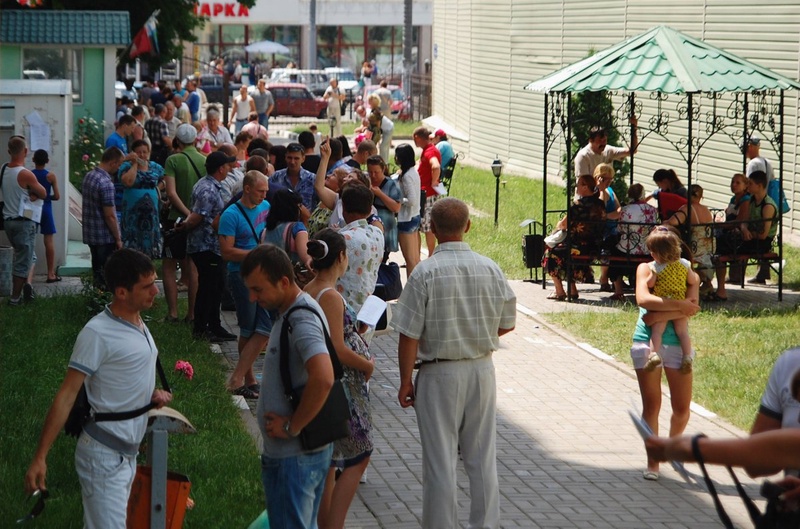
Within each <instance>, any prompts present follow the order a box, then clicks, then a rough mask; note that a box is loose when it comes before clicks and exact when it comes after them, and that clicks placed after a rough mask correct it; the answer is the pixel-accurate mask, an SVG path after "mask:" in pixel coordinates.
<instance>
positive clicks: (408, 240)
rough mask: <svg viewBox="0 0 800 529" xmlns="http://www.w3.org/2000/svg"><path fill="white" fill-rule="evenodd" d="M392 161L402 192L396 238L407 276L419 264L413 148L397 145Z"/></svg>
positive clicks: (418, 195)
mask: <svg viewBox="0 0 800 529" xmlns="http://www.w3.org/2000/svg"><path fill="white" fill-rule="evenodd" d="M394 161H395V163H396V164H397V165H398V166H399V167H400V174H399V176H398V177H397V182H398V183H399V184H400V190H401V191H402V192H403V201H402V204H401V205H400V213H398V214H397V240H398V243H399V244H400V251H401V252H403V259H404V260H405V262H406V277H408V276H410V275H411V272H413V271H414V267H415V266H417V264H419V252H420V239H419V225H420V214H419V208H420V205H419V200H420V184H419V173H418V172H417V168H416V160H415V159H414V148H413V147H412V146H411V145H409V144H408V143H404V144H402V145H398V146H397V148H396V149H395V150H394Z"/></svg>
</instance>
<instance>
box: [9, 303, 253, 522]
mask: <svg viewBox="0 0 800 529" xmlns="http://www.w3.org/2000/svg"><path fill="white" fill-rule="evenodd" d="M157 303H158V306H156V307H154V308H153V309H152V310H150V311H148V313H147V316H150V317H151V318H152V319H151V321H150V322H149V323H148V326H149V328H150V330H151V332H152V333H153V336H154V338H155V341H156V344H157V345H158V348H159V352H160V355H161V362H162V365H163V366H164V369H165V371H166V373H167V377H168V380H169V382H170V385H171V386H172V389H173V394H174V400H173V403H172V407H173V408H175V409H176V410H178V411H180V412H181V413H183V414H184V415H185V416H186V417H187V418H188V419H189V421H191V423H192V424H193V425H194V426H195V428H196V429H197V434H195V435H174V436H171V438H170V441H169V468H170V470H173V471H175V472H180V473H182V474H186V475H187V476H189V478H190V479H191V481H192V489H191V497H192V498H193V499H194V500H195V502H196V506H195V508H194V509H193V510H192V511H188V512H187V514H186V519H185V527H187V528H191V527H203V528H205V527H221V526H225V527H247V525H248V524H249V523H250V522H251V521H252V520H253V519H255V518H256V516H258V514H259V513H260V512H261V511H262V510H263V508H264V507H263V489H262V486H261V470H260V462H259V459H258V454H259V452H260V449H257V448H256V446H255V444H254V443H253V441H252V439H251V437H250V436H249V434H248V433H247V432H246V431H245V430H244V427H243V425H242V422H241V420H240V418H239V413H238V412H237V410H236V409H235V408H234V406H233V404H232V401H231V398H230V396H229V395H228V394H227V393H226V391H225V389H224V388H225V386H224V377H225V373H224V369H223V366H222V364H221V363H220V359H219V357H218V356H217V355H214V354H213V353H211V352H210V351H209V349H208V345H207V344H204V343H201V342H194V341H192V339H191V335H190V329H189V327H188V326H187V325H177V324H166V323H157V322H158V321H159V320H160V319H161V318H163V316H164V314H165V311H166V304H165V303H164V301H163V298H160V299H158V301H157ZM90 316H91V314H90V313H89V312H88V310H87V308H86V301H85V298H83V297H82V296H79V295H73V296H63V297H58V298H49V299H48V298H41V299H38V300H37V301H36V303H35V305H33V306H23V307H18V308H13V309H12V308H9V307H8V306H7V305H5V304H3V305H2V306H0V321H2V322H3V324H2V327H0V344H2V346H1V347H2V359H3V360H2V362H3V376H2V379H0V410H2V411H0V417H1V418H2V424H3V435H2V439H1V440H0V475H2V483H3V486H2V487H0V520H6V522H8V523H10V522H9V520H16V519H17V518H19V517H20V516H22V515H23V514H25V513H24V512H23V511H24V510H25V507H26V505H25V503H24V493H23V488H22V485H23V477H24V475H25V471H26V470H27V467H28V464H29V463H30V460H31V457H32V456H33V453H34V451H35V448H36V444H37V442H38V436H39V432H40V431H41V429H42V423H43V421H44V417H45V414H46V413H47V410H48V408H49V406H50V403H51V402H52V399H53V396H54V395H55V393H56V391H57V390H58V387H59V384H60V383H61V380H62V379H63V377H64V373H65V372H66V366H67V362H68V360H69V356H70V354H71V352H72V346H73V344H74V342H75V337H76V336H77V333H78V332H79V331H80V329H81V327H82V326H83V325H84V324H85V323H86V321H87V320H88V319H89V317H90ZM179 359H180V360H188V361H189V362H191V363H192V365H193V367H194V379H193V380H187V379H185V378H183V377H182V375H179V374H178V373H177V372H175V371H174V370H173V368H174V366H175V362H176V361H177V360H179ZM74 451H75V439H73V438H71V437H67V436H65V435H63V434H62V435H59V437H58V439H57V440H56V442H55V443H54V445H53V448H52V449H51V451H50V455H49V456H48V479H47V485H48V488H49V489H50V499H49V500H48V501H47V507H46V509H45V511H44V513H43V514H42V516H40V517H39V518H38V519H36V520H34V521H33V522H30V523H29V524H28V525H29V526H30V527H75V528H80V527H82V526H83V522H82V508H81V499H80V488H79V486H78V478H77V475H76V473H75V468H74ZM141 462H143V458H142V459H141ZM29 507H30V506H28V508H29ZM0 525H2V524H0ZM3 526H5V525H3Z"/></svg>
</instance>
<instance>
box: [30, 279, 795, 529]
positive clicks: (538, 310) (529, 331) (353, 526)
mask: <svg viewBox="0 0 800 529" xmlns="http://www.w3.org/2000/svg"><path fill="white" fill-rule="evenodd" d="M37 279H41V282H40V281H37V285H36V288H37V290H38V291H40V293H41V294H43V295H48V294H52V293H54V291H56V290H60V291H73V292H74V291H75V290H77V289H78V288H79V282H78V281H77V278H66V277H65V278H64V279H65V280H64V281H63V282H61V283H56V284H53V285H45V284H44V281H43V280H44V278H43V277H42V278H37ZM512 287H513V288H514V290H515V292H516V293H517V300H518V304H519V305H518V309H519V312H518V320H517V327H516V330H515V331H514V332H512V333H510V334H508V335H506V336H504V337H503V338H502V339H501V349H500V350H499V351H497V352H496V353H495V355H494V363H495V366H496V369H497V387H498V424H497V434H498V440H497V449H498V453H497V457H498V463H499V464H498V471H499V475H500V491H501V509H502V524H503V527H507V528H511V527H524V528H539V527H542V528H614V529H624V528H631V529H634V528H636V529H639V528H663V529H667V528H670V529H672V528H681V527H685V528H692V529H704V528H708V529H716V528H718V527H721V524H720V522H719V521H718V519H717V515H716V512H715V511H714V507H713V504H712V502H711V499H710V497H709V495H708V494H707V493H706V492H704V491H703V489H701V488H700V487H699V486H698V485H696V484H687V483H685V482H684V481H682V480H681V478H680V477H679V476H678V475H677V474H676V473H675V472H674V471H673V470H672V469H671V468H670V467H669V466H668V465H664V466H662V471H661V479H660V481H658V482H648V481H644V480H643V479H642V477H641V472H642V469H643V467H644V460H645V453H644V448H643V445H642V442H641V440H640V438H639V436H638V434H637V432H636V430H635V429H634V427H633V425H632V424H631V421H630V419H629V417H628V415H627V411H628V410H629V409H630V408H632V407H633V406H638V403H639V392H638V388H637V384H636V380H635V378H634V376H633V372H632V370H631V369H630V367H629V366H627V365H626V364H623V363H621V362H618V361H615V360H613V359H611V358H610V357H607V356H606V355H604V354H603V353H602V352H600V351H597V350H593V349H592V348H590V347H588V346H586V345H585V344H580V343H579V342H580V341H579V340H577V339H575V338H573V337H571V336H570V335H569V334H568V333H566V332H565V331H563V330H562V329H560V328H555V327H551V326H549V325H548V324H547V323H546V321H545V320H544V318H542V317H541V316H540V314H543V313H548V312H554V311H562V310H579V311H585V310H600V311H606V312H608V313H609V317H610V318H612V319H611V320H610V321H613V313H614V312H615V311H616V310H618V308H617V307H618V305H616V304H614V303H611V302H608V301H606V299H605V298H607V297H608V294H607V293H600V292H599V289H598V288H597V285H580V289H581V300H580V301H579V302H577V303H558V302H554V301H550V300H547V299H546V296H547V294H548V293H549V290H550V289H549V288H548V289H546V290H543V289H542V287H541V285H540V284H534V283H528V282H522V281H513V282H512ZM729 295H730V298H731V300H730V301H729V302H728V303H725V304H716V305H706V306H705V307H704V309H709V308H710V309H712V310H713V309H714V307H716V306H718V307H720V308H723V307H724V308H732V307H734V306H759V307H761V306H774V305H775V304H776V300H777V295H776V291H775V288H774V287H766V288H765V287H750V286H748V288H747V289H745V290H740V289H734V288H732V289H730V290H729ZM631 299H632V296H631ZM798 302H800V294H798V293H795V292H787V293H785V297H784V304H785V305H788V306H795V305H796V304H797V303H798ZM223 316H224V320H225V323H226V324H227V325H228V326H229V327H230V328H231V329H233V330H236V326H235V315H234V313H233V312H223ZM221 352H222V353H224V356H223V359H224V360H225V361H226V362H227V363H228V365H229V366H230V368H231V369H232V366H233V365H234V364H235V362H236V357H237V354H236V349H235V345H234V344H233V343H228V344H225V345H224V346H223V348H222V351H221ZM372 352H373V353H374V355H375V356H376V371H375V374H374V376H373V378H372V382H371V390H372V391H371V395H372V406H373V421H374V427H375V429H374V437H375V452H374V454H373V457H372V463H371V465H370V467H369V469H368V473H367V475H368V480H367V483H365V484H362V485H361V486H360V487H359V490H358V494H357V496H356V498H355V499H354V501H353V504H352V507H351V510H350V514H349V516H348V519H347V525H346V527H347V528H348V529H367V528H370V529H372V528H388V529H394V528H398V529H400V528H418V527H419V526H420V515H421V505H422V502H421V494H422V482H421V476H422V469H421V455H422V454H421V448H420V445H419V441H418V430H417V425H416V417H415V415H414V412H413V410H406V409H403V408H401V407H400V405H399V404H398V403H397V387H398V378H399V377H398V368H397V335H396V333H390V334H388V335H384V336H379V337H376V338H375V339H374V341H373V345H372ZM262 358H263V357H262ZM256 367H257V372H259V373H260V371H261V361H260V360H259V362H258V364H257V366H256ZM664 389H665V393H666V387H665V388H664ZM237 398H238V399H241V397H237ZM240 403H241V404H243V405H244V411H243V417H245V419H246V421H245V422H246V424H247V426H248V428H249V429H250V431H251V432H252V433H253V435H254V437H255V438H256V442H258V443H260V440H259V439H257V437H258V435H259V434H258V431H257V427H255V426H254V424H255V418H254V416H253V409H254V406H255V402H250V403H248V404H249V405H250V406H249V407H248V406H247V405H246V404H245V403H244V400H243V399H241V400H240ZM668 421H669V400H668V399H665V400H664V408H663V409H662V413H661V421H660V424H661V430H662V431H667V429H668ZM692 432H704V433H706V434H708V435H709V436H732V435H744V432H741V431H739V430H738V429H736V428H735V427H733V426H731V425H730V424H728V423H726V422H724V421H722V420H720V419H718V418H716V417H714V416H713V415H710V414H708V413H704V410H702V408H699V407H698V408H696V409H695V410H694V413H692V417H691V419H690V421H689V426H688V428H687V433H692ZM687 468H688V470H689V472H690V473H692V474H694V475H698V474H699V469H698V468H697V467H696V466H695V465H688V466H687ZM459 472H460V477H459V503H460V505H461V508H460V515H461V522H462V524H464V526H465V524H466V517H467V515H468V511H469V498H468V496H469V493H468V481H467V479H466V475H465V474H464V473H463V468H462V467H461V465H459ZM712 476H713V477H714V478H715V481H716V482H717V483H718V484H719V485H720V486H719V487H718V489H720V492H721V493H722V494H723V496H725V498H724V499H723V501H724V503H725V505H726V508H727V509H728V511H729V513H730V514H731V517H732V518H733V520H734V522H735V523H736V524H737V526H738V527H750V526H751V524H750V523H749V520H748V518H747V515H746V513H745V511H744V508H743V507H742V505H741V502H740V501H739V499H738V497H736V491H735V489H734V488H733V486H732V485H731V480H730V478H729V476H728V475H727V473H726V472H725V471H724V470H721V469H719V468H716V469H712ZM740 477H744V474H743V473H742V472H740ZM743 482H744V483H745V485H746V487H747V488H748V492H749V493H750V494H751V496H753V497H757V495H758V494H757V484H755V483H754V482H753V481H750V480H747V479H743Z"/></svg>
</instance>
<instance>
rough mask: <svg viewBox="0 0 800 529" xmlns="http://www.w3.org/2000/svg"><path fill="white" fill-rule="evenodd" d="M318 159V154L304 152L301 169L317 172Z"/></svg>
mask: <svg viewBox="0 0 800 529" xmlns="http://www.w3.org/2000/svg"><path fill="white" fill-rule="evenodd" d="M320 160H321V158H320V157H319V154H306V159H305V160H303V169H305V170H306V171H311V172H312V173H314V174H317V169H319V162H320Z"/></svg>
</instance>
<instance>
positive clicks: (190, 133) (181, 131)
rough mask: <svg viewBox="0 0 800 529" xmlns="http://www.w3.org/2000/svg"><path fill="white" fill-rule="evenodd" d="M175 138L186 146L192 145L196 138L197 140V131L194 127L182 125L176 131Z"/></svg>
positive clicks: (186, 124)
mask: <svg viewBox="0 0 800 529" xmlns="http://www.w3.org/2000/svg"><path fill="white" fill-rule="evenodd" d="M175 137H176V138H178V141H179V142H181V143H183V144H184V145H191V144H193V143H194V140H195V138H197V129H195V128H194V125H189V124H188V123H181V124H180V125H178V128H177V130H176V131H175Z"/></svg>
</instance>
